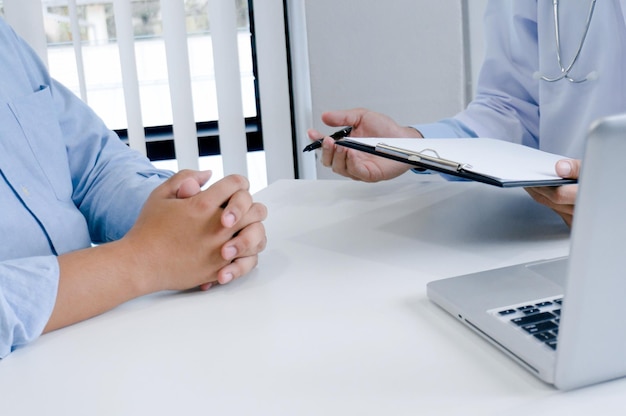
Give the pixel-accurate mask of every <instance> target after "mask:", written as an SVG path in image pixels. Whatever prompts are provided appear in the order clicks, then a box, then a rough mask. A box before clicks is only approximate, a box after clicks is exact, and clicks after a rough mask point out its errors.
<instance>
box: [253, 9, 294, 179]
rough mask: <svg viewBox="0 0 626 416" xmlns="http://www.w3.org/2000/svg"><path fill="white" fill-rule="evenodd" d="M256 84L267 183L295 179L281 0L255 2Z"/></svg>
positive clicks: (285, 43) (285, 41)
mask: <svg viewBox="0 0 626 416" xmlns="http://www.w3.org/2000/svg"><path fill="white" fill-rule="evenodd" d="M254 24H255V26H254V28H255V36H256V38H255V39H256V47H257V65H258V69H257V70H258V83H259V96H260V101H261V115H262V117H263V147H264V149H265V158H266V164H267V182H268V184H271V183H272V182H274V181H276V180H278V179H293V178H294V163H293V162H294V148H293V146H294V144H293V138H292V131H291V103H290V97H289V73H288V72H289V71H288V69H287V40H286V37H285V15H284V9H283V2H282V0H255V1H254Z"/></svg>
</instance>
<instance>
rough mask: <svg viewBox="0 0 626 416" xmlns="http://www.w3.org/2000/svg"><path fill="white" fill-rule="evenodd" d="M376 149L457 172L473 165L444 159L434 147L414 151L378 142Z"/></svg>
mask: <svg viewBox="0 0 626 416" xmlns="http://www.w3.org/2000/svg"><path fill="white" fill-rule="evenodd" d="M376 151H377V152H380V153H385V154H388V155H392V156H396V157H400V158H403V159H406V160H408V161H411V162H422V163H424V164H425V165H428V166H433V167H435V166H436V167H440V168H444V169H448V170H450V169H452V170H454V171H455V172H460V171H462V170H464V169H471V168H472V166H471V165H469V164H467V163H458V162H455V161H453V160H449V159H444V158H442V157H440V156H439V153H437V151H436V150H434V149H423V150H420V151H419V152H414V151H412V150H407V149H402V148H399V147H395V146H389V145H387V144H384V143H378V144H377V145H376ZM427 153H432V154H433V155H434V156H431V155H429V154H427Z"/></svg>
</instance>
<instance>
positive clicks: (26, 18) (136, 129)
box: [4, 0, 295, 183]
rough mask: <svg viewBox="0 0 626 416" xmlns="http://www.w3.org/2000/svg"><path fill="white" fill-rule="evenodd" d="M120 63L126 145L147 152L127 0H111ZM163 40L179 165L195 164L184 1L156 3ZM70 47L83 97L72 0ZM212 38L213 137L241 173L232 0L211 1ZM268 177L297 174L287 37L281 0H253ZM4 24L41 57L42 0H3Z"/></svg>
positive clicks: (242, 131)
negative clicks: (215, 127)
mask: <svg viewBox="0 0 626 416" xmlns="http://www.w3.org/2000/svg"><path fill="white" fill-rule="evenodd" d="M112 3H113V7H114V14H115V27H116V31H117V42H118V48H119V54H120V63H121V68H122V84H123V90H124V104H125V108H126V116H127V122H128V138H129V145H130V146H131V147H132V148H134V149H136V150H139V151H140V152H142V153H144V154H145V153H146V137H145V133H144V126H143V123H142V116H141V102H140V96H139V82H138V76H137V64H136V57H135V48H134V42H135V38H134V33H133V26H132V20H131V19H132V15H131V9H130V1H128V0H112ZM160 3H161V10H162V19H163V21H162V24H163V38H164V42H165V49H166V58H167V59H166V61H167V71H168V81H169V89H170V96H171V97H170V98H171V104H172V120H173V125H172V128H173V131H174V144H175V151H176V159H177V162H178V167H179V169H187V168H189V169H197V168H198V156H199V153H198V142H197V131H196V124H195V121H194V117H193V100H192V85H191V77H190V68H189V52H188V45H187V33H186V28H185V27H186V26H185V10H184V2H183V1H181V0H160ZM67 5H68V7H69V11H70V22H71V28H72V32H73V36H72V37H73V39H74V41H73V46H74V53H75V57H76V66H77V72H78V77H79V84H80V91H81V96H82V98H83V99H84V100H85V101H86V99H87V97H86V93H85V80H84V79H85V74H84V68H83V66H82V59H83V58H82V53H81V42H80V39H81V37H80V34H79V33H78V17H77V16H76V0H68V3H67ZM208 6H209V14H210V19H211V38H212V43H213V59H214V62H215V79H216V94H217V102H218V113H219V120H218V124H219V140H220V151H221V156H222V163H223V167H224V173H225V174H231V173H238V174H244V175H246V174H247V167H246V166H247V161H246V154H247V145H246V128H245V118H244V115H243V105H242V99H241V79H240V69H239V58H238V55H237V27H236V11H235V5H234V0H209V2H208ZM252 7H253V16H254V21H253V22H251V23H253V24H254V27H255V47H256V59H257V82H258V89H259V96H260V97H259V107H260V108H259V110H260V111H259V114H258V116H259V117H261V118H262V122H261V123H260V124H261V125H262V132H263V146H264V150H265V158H266V169H267V182H268V183H272V182H274V181H276V180H278V179H291V178H294V177H295V169H294V151H293V143H292V122H291V104H290V93H289V78H288V77H289V75H288V63H287V59H288V55H287V39H286V34H285V33H286V32H285V19H284V4H283V1H282V0H254V1H253V2H252ZM4 11H5V17H6V19H7V21H8V22H9V23H10V24H11V25H12V26H13V27H14V28H15V30H16V31H17V32H18V33H19V34H20V35H21V36H22V37H24V38H25V39H26V40H27V41H28V42H29V43H30V44H31V46H33V48H34V49H35V50H36V51H37V53H38V54H39V55H40V56H41V57H42V59H43V60H44V62H46V61H47V50H46V39H45V31H44V24H43V21H44V19H43V6H42V2H41V0H4Z"/></svg>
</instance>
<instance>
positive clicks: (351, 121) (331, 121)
mask: <svg viewBox="0 0 626 416" xmlns="http://www.w3.org/2000/svg"><path fill="white" fill-rule="evenodd" d="M368 112H369V110H367V109H365V108H353V109H350V110H339V111H327V112H325V113H323V114H322V121H323V122H324V124H326V125H328V126H332V127H339V126H353V127H358V126H359V124H360V123H361V120H362V119H363V116H364V115H365V114H366V113H368Z"/></svg>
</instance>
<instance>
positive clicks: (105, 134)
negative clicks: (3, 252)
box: [0, 25, 173, 358]
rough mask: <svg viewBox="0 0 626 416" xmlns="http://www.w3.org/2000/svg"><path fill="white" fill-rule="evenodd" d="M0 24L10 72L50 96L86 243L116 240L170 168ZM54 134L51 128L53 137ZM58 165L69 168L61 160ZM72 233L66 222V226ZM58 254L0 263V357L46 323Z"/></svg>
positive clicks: (55, 285)
mask: <svg viewBox="0 0 626 416" xmlns="http://www.w3.org/2000/svg"><path fill="white" fill-rule="evenodd" d="M0 29H1V30H2V31H3V33H2V34H3V36H4V37H3V41H5V42H6V47H7V48H10V49H11V51H12V52H13V53H15V54H16V56H19V59H20V61H16V62H15V64H14V68H15V69H14V70H15V71H16V74H19V75H20V80H23V79H27V81H28V83H29V84H30V85H27V86H26V87H28V89H29V91H30V92H32V91H38V90H39V91H44V92H45V94H49V98H50V100H51V101H48V102H50V103H51V106H50V107H49V108H46V110H48V109H50V108H51V110H50V111H51V112H52V113H53V115H54V117H52V118H53V119H54V120H55V123H58V127H59V131H60V135H58V137H59V139H58V140H60V141H62V143H61V148H62V147H63V145H64V146H65V150H66V152H67V162H66V163H67V164H69V171H70V173H71V175H70V176H71V199H72V202H73V203H74V205H75V207H76V209H79V210H80V212H81V213H82V214H83V216H84V218H85V219H86V223H87V226H88V228H89V234H90V237H91V242H94V243H101V242H106V241H111V240H115V239H119V238H121V237H122V236H123V235H124V234H125V233H126V232H127V231H128V230H129V229H130V228H131V227H132V225H133V224H134V222H135V220H136V218H137V215H138V213H139V212H140V210H141V208H142V206H143V204H144V203H145V201H146V199H147V197H148V195H149V194H150V193H151V192H152V191H153V190H154V188H155V187H157V186H158V185H159V184H161V183H162V182H163V181H164V180H165V178H167V177H169V176H171V175H172V174H173V173H172V172H169V171H162V170H158V169H156V168H154V167H153V165H152V164H151V163H150V161H149V160H148V159H147V158H146V157H145V156H144V155H142V154H141V153H139V152H137V151H134V150H131V149H129V148H128V147H127V146H126V145H125V144H124V143H123V142H122V141H121V140H120V139H119V137H118V136H117V135H116V134H115V133H114V132H113V131H111V130H110V129H108V128H107V127H106V126H105V125H104V123H103V122H102V120H101V119H100V118H99V117H98V116H97V115H96V114H95V113H94V112H93V111H92V110H91V109H90V108H89V107H88V106H87V105H86V104H85V103H83V102H82V100H80V99H79V98H77V97H76V96H75V95H74V94H73V93H71V92H70V91H69V90H67V89H66V88H65V87H63V86H61V85H60V84H59V83H58V82H56V81H54V80H53V79H52V78H50V76H49V74H48V72H47V70H46V69H45V66H44V65H43V64H42V63H41V61H40V60H39V59H38V58H37V56H36V55H35V53H34V52H33V51H32V50H31V49H30V48H29V47H28V46H27V45H26V44H25V43H24V41H23V40H21V39H19V38H18V37H17V36H14V34H13V32H12V31H9V29H8V27H7V26H4V25H3V26H2V27H0ZM20 85H21V84H20ZM26 87H24V89H26ZM42 87H45V88H42ZM20 110H25V111H27V110H28V108H20ZM31 110H32V112H33V113H36V111H34V109H33V108H31ZM33 117H37V114H33ZM35 123H36V120H35ZM34 126H35V127H38V128H40V129H41V128H45V127H41V126H38V125H37V124H34ZM57 133H58V132H57V131H56V126H55V133H54V134H55V140H56V137H57ZM50 137H52V135H50ZM50 140H52V138H51V139H50ZM61 167H62V168H63V170H66V165H63V166H61ZM68 198H69V196H68ZM50 215H54V213H52V214H50ZM72 232H73V231H72V229H71V228H68V229H67V231H66V233H72ZM68 238H69V239H71V238H72V236H69V237H68ZM89 244H90V241H88V239H86V240H85V241H80V247H88V246H89ZM80 247H77V248H80ZM55 254H63V251H60V252H56V253H55V252H52V250H51V252H50V255H47V254H43V255H41V254H33V255H32V256H23V257H20V258H16V259H11V258H8V259H6V260H3V261H2V262H0V358H2V357H5V356H6V355H7V354H9V353H10V352H11V351H12V350H14V349H15V348H18V347H20V346H22V345H25V344H28V343H29V342H32V341H33V340H34V339H36V338H37V337H38V336H39V335H40V334H41V333H42V331H43V329H44V328H45V325H46V324H47V322H48V320H49V318H50V315H51V313H52V310H53V308H54V305H55V302H56V297H57V291H58V281H59V266H58V261H57V257H56V255H55Z"/></svg>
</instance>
